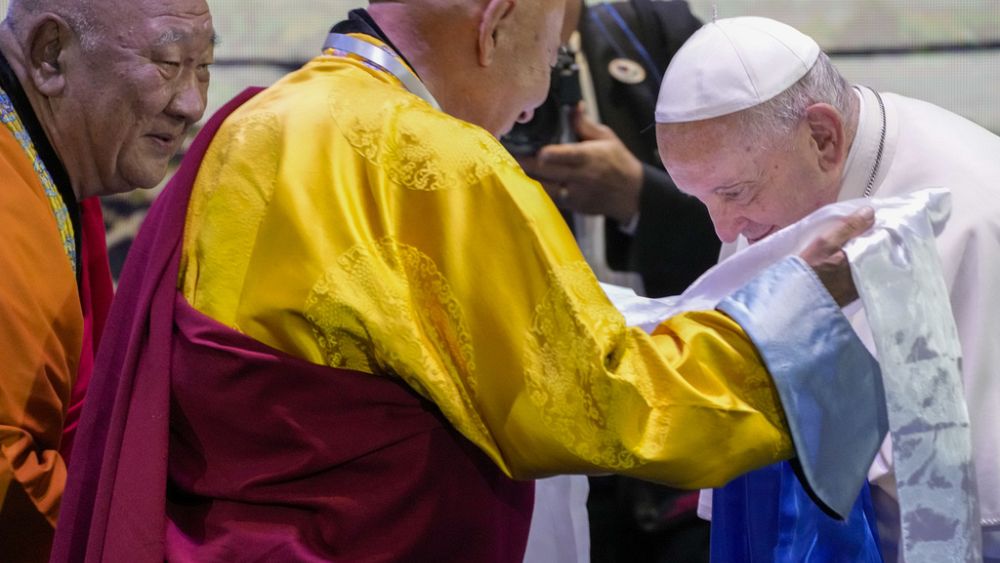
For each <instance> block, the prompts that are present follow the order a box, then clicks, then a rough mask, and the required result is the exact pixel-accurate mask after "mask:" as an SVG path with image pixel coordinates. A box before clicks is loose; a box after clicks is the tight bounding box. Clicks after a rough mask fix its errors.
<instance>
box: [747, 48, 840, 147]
mask: <svg viewBox="0 0 1000 563" xmlns="http://www.w3.org/2000/svg"><path fill="white" fill-rule="evenodd" d="M818 103H826V104H830V105H831V106H833V107H834V108H835V109H836V110H837V111H839V112H840V114H841V115H842V116H843V117H844V119H845V120H847V116H849V115H851V110H852V108H853V107H854V105H855V104H856V103H857V102H856V100H855V97H854V93H853V90H852V88H851V85H850V83H848V82H847V80H846V79H845V78H844V77H843V75H841V74H840V71H838V70H837V68H836V67H835V66H833V63H832V62H831V61H830V58H829V57H828V56H826V53H822V52H821V53H820V54H819V58H817V59H816V63H815V64H813V67H812V68H811V69H809V72H807V73H806V75H805V76H803V77H802V78H801V79H799V81H798V82H796V83H795V84H793V85H791V86H790V87H789V88H788V89H787V90H785V91H784V92H782V93H780V94H778V95H777V96H775V97H773V98H771V99H770V100H768V101H766V102H764V103H762V104H758V105H756V106H754V107H752V108H749V109H746V110H743V111H741V112H739V114H737V115H738V118H739V120H740V121H739V129H740V130H741V131H743V132H745V134H747V135H749V136H751V137H750V138H753V139H757V140H769V141H771V142H772V143H774V144H782V140H786V139H788V134H789V133H790V132H791V131H792V130H793V129H794V128H795V127H796V126H797V125H798V124H799V122H800V121H802V119H803V118H804V117H805V115H806V109H808V108H809V106H811V105H813V104H818Z"/></svg>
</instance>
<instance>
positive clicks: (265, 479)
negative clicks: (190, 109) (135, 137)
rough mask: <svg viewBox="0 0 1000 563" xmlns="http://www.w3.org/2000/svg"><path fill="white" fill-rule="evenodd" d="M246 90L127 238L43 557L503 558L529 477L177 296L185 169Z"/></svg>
mask: <svg viewBox="0 0 1000 563" xmlns="http://www.w3.org/2000/svg"><path fill="white" fill-rule="evenodd" d="M254 93H255V92H250V91H248V92H244V93H243V94H241V95H240V96H238V97H237V98H236V99H235V100H233V101H232V102H230V103H229V104H228V105H227V106H226V107H225V108H223V109H222V110H220V112H219V113H218V114H216V115H215V116H214V117H213V118H212V120H211V121H210V122H209V123H208V124H207V125H206V126H205V128H204V130H203V131H202V132H201V134H200V135H199V136H198V138H197V139H196V141H195V143H194V145H193V146H192V148H191V150H190V151H189V153H188V156H187V157H186V158H185V161H184V163H183V164H182V166H181V169H180V170H179V171H178V173H177V175H176V176H175V177H174V179H173V180H172V181H171V183H170V185H169V186H168V187H167V189H166V191H165V192H164V193H163V195H161V196H160V198H159V199H158V200H157V202H156V204H155V205H154V206H153V209H152V210H151V212H150V214H149V216H148V217H147V219H146V222H145V224H144V225H143V228H142V230H141V232H140V233H139V236H138V238H137V239H136V241H135V243H134V244H133V246H132V249H131V251H130V255H129V257H128V261H127V263H126V266H125V271H124V273H123V275H122V278H121V281H120V288H119V294H118V296H117V298H116V301H115V304H114V306H113V309H112V312H111V317H110V318H109V321H108V326H107V330H106V331H105V334H104V336H103V340H102V348H101V350H100V353H99V356H98V361H97V369H96V370H95V372H94V378H93V381H92V384H91V388H90V391H89V397H88V405H89V406H88V408H87V410H85V412H84V416H83V421H82V423H81V428H80V430H79V432H78V436H77V439H76V442H77V443H76V447H75V449H74V467H73V472H72V473H71V475H70V481H69V485H68V487H67V491H66V495H65V497H64V500H63V507H62V514H61V517H60V520H59V526H58V528H57V533H56V543H55V548H54V551H53V559H52V560H53V561H57V562H58V561H130V562H144V561H149V562H153V561H156V562H159V561H163V560H164V558H168V559H169V560H172V561H173V560H178V561H233V560H269V561H270V560H273V561H330V560H343V561H476V562H489V561H497V562H501V561H503V562H514V561H518V562H519V561H520V560H521V558H522V557H523V553H524V547H525V543H526V541H527V535H528V526H529V523H530V517H531V509H532V502H533V490H534V489H533V486H532V484H531V483H518V482H515V481H512V480H511V479H509V478H507V477H506V476H505V475H504V474H503V473H502V472H501V471H500V470H499V469H498V468H497V467H496V465H494V464H493V463H492V462H491V461H490V460H489V459H488V458H487V457H486V456H485V455H484V454H483V453H482V452H481V451H480V450H479V449H477V448H476V447H475V446H474V445H473V444H471V443H470V442H468V441H467V440H466V439H465V438H463V437H462V436H461V435H460V434H458V433H457V432H456V431H455V430H454V429H453V428H452V427H451V426H450V425H449V424H448V422H447V421H446V420H445V419H444V417H443V416H442V415H441V414H440V412H439V411H438V410H437V409H436V408H435V407H434V405H432V404H430V403H428V402H427V401H425V400H423V399H422V398H420V397H419V396H417V395H415V394H414V393H413V392H411V391H410V390H409V389H408V388H407V387H406V386H405V385H404V384H402V383H401V382H399V381H396V380H392V379H387V378H379V377H375V376H372V375H369V374H362V373H355V372H349V371H345V370H338V369H332V368H328V367H323V366H317V365H314V364H310V363H308V362H305V361H302V360H299V359H296V358H292V357H290V356H288V355H286V354H283V353H281V352H279V351H276V350H274V349H271V348H268V347H267V346H265V345H263V344H261V343H259V342H256V341H254V340H252V339H250V338H248V337H246V336H244V335H242V334H239V333H238V332H236V331H233V330H230V329H229V328H227V327H225V326H223V325H221V324H219V323H217V322H215V321H214V320H212V319H210V318H208V317H206V316H205V315H203V314H201V313H199V312H198V311H195V310H194V309H193V308H192V307H190V305H188V304H187V303H186V302H185V301H184V299H183V297H182V296H181V295H180V294H179V292H178V290H177V288H176V285H177V273H178V262H179V259H180V254H181V243H182V236H183V229H184V218H185V214H186V211H187V203H188V199H189V197H190V193H191V188H192V185H193V183H194V180H195V177H196V175H197V172H198V165H199V163H200V161H201V158H202V157H203V155H204V153H205V151H206V150H207V148H208V145H209V142H210V141H211V138H212V136H213V135H214V134H215V132H216V131H217V130H218V128H219V126H220V125H221V123H222V121H223V120H224V119H225V117H226V116H227V115H228V114H229V113H231V112H232V111H233V110H235V109H236V108H237V107H239V105H241V104H242V103H243V102H245V101H246V100H247V99H249V98H250V97H251V96H252V95H253V94H254ZM168 453H169V455H168Z"/></svg>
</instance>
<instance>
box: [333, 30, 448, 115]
mask: <svg viewBox="0 0 1000 563" xmlns="http://www.w3.org/2000/svg"><path fill="white" fill-rule="evenodd" d="M327 49H333V50H334V51H338V52H340V53H347V54H351V55H355V56H358V57H360V58H362V59H363V60H364V61H365V62H366V63H368V64H370V65H372V66H374V67H375V68H377V69H379V70H383V71H385V72H388V73H389V74H391V75H393V76H395V77H396V79H397V80H399V81H400V82H401V83H402V84H403V86H404V87H405V88H406V89H407V90H409V91H410V93H411V94H413V95H415V96H417V97H419V98H421V99H422V100H424V101H425V102H427V103H428V104H430V105H431V106H433V107H434V109H436V110H438V111H440V110H441V105H440V104H438V103H437V100H435V99H434V96H433V95H431V92H430V90H428V89H427V86H424V83H423V82H421V81H420V79H419V78H417V75H416V74H413V71H411V70H410V69H409V68H408V67H407V66H406V65H405V64H403V61H401V60H400V58H399V56H397V55H395V54H393V53H390V52H388V51H387V50H385V49H383V48H381V47H378V46H377V45H372V44H371V43H369V42H367V41H362V40H360V39H357V38H355V37H351V36H350V35H344V34H342V33H331V34H330V35H329V36H327V38H326V43H324V44H323V50H324V51H326V50H327Z"/></svg>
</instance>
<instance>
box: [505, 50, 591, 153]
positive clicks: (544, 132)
mask: <svg viewBox="0 0 1000 563" xmlns="http://www.w3.org/2000/svg"><path fill="white" fill-rule="evenodd" d="M582 99H583V94H582V92H581V90H580V67H579V66H577V64H576V53H575V52H573V51H572V50H571V49H570V48H569V47H567V46H562V47H560V48H559V53H558V55H557V57H556V65H555V66H554V67H552V81H551V83H550V85H549V95H548V97H547V98H546V100H545V103H543V104H542V105H541V106H539V107H538V109H536V110H535V115H534V117H533V118H532V119H531V121H529V122H527V123H517V124H515V125H514V128H513V129H511V131H510V133H508V134H506V135H504V136H503V137H501V139H500V142H501V143H503V145H504V146H505V147H507V150H508V151H510V153H511V154H513V155H514V156H531V155H534V154H535V153H537V152H538V151H539V149H541V148H542V147H544V146H545V145H552V144H558V143H570V142H575V141H576V140H577V139H576V132H575V131H574V130H573V119H572V117H573V112H574V111H575V110H576V106H577V105H578V104H579V103H580V100H582Z"/></svg>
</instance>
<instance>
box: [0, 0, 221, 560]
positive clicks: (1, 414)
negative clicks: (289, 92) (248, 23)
mask: <svg viewBox="0 0 1000 563" xmlns="http://www.w3.org/2000/svg"><path fill="white" fill-rule="evenodd" d="M192 4H198V3H196V2H188V1H180V0H178V1H169V2H159V1H144V2H134V1H130V2H117V1H112V0H91V1H85V2H80V1H76V0H74V1H70V0H66V1H59V0H38V1H34V2H27V1H24V0H12V1H11V2H10V7H9V12H8V15H7V18H6V19H5V20H4V21H3V23H2V24H0V240H2V243H0V307H2V311H3V313H2V315H0V560H2V561H4V562H12V561H22V560H29V561H47V560H48V550H49V546H50V545H51V541H52V534H53V526H54V525H55V522H56V518H57V517H58V511H59V506H60V500H61V497H62V493H63V487H64V485H65V482H66V471H67V469H66V467H67V459H68V457H69V452H70V449H71V442H72V432H73V429H74V427H75V421H76V419H77V418H78V417H79V413H80V409H81V408H82V405H83V399H84V396H85V392H86V386H87V382H88V381H89V379H90V373H91V369H92V368H93V357H94V349H95V348H96V346H97V343H98V340H99V337H100V334H101V329H102V326H103V323H104V318H105V316H106V314H107V310H108V307H109V306H110V302H111V292H112V285H111V277H110V270H109V268H108V261H107V252H106V249H105V247H104V244H105V243H104V223H103V221H102V218H101V210H100V203H99V201H98V200H97V198H95V197H93V196H96V195H101V194H108V193H114V192H121V191H125V190H129V189H134V188H137V187H147V188H150V187H153V186H155V185H156V184H157V183H159V181H160V180H161V179H162V178H163V176H164V174H165V172H166V166H167V163H168V161H169V159H170V158H171V156H172V155H173V154H174V153H175V152H176V149H177V148H179V144H180V142H181V140H182V132H183V130H184V129H185V128H186V127H187V126H189V125H190V124H192V123H194V122H195V121H197V120H198V119H199V118H200V117H201V114H202V112H203V111H204V108H205V84H204V83H203V82H200V81H198V80H193V78H194V76H195V71H194V69H193V68H192V67H191V65H189V64H188V63H185V64H183V65H180V66H179V67H178V68H177V69H176V71H174V70H171V71H170V72H171V73H172V74H171V75H170V76H164V75H162V74H161V72H162V63H160V64H157V63H154V62H153V61H151V60H139V58H138V57H137V56H135V55H134V54H133V53H132V52H131V51H128V50H127V49H133V48H142V49H147V50H148V49H150V48H151V47H152V45H153V44H154V43H158V46H157V53H159V54H161V55H162V53H161V52H162V51H164V50H176V52H172V55H180V54H184V53H187V52H189V51H191V47H190V46H189V45H188V40H187V39H185V41H183V42H182V41H180V40H178V39H169V38H168V40H165V41H161V40H162V39H163V34H164V33H165V32H167V31H178V32H180V31H181V30H189V29H194V28H195V27H197V25H196V23H195V22H190V21H178V20H177V19H171V20H170V21H169V22H165V18H172V17H173V15H176V13H179V12H182V11H188V10H191V9H192ZM197 7H198V6H195V8H197ZM200 7H201V8H202V9H203V11H204V12H206V13H204V14H203V16H202V17H201V19H200V20H199V21H198V22H197V24H200V25H204V23H205V21H206V20H207V17H208V16H207V8H205V7H204V4H203V3H201V4H200ZM181 19H183V18H181ZM190 19H197V18H192V17H191V16H190V15H189V16H188V20H190ZM98 20H99V22H98ZM138 29H141V31H137V30H138ZM122 30H129V32H128V33H125V34H124V35H122V36H119V35H118V33H119V32H121V31H122ZM203 33H204V32H203ZM111 37H115V38H116V39H115V42H112V41H111V40H110V38H111ZM123 37H124V38H123ZM178 37H179V36H178ZM208 37H209V38H210V37H211V31H210V26H209V31H208ZM119 41H120V42H121V44H119ZM209 41H210V39H209ZM181 43H184V45H181ZM209 48H210V43H209ZM202 74H203V73H202Z"/></svg>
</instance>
